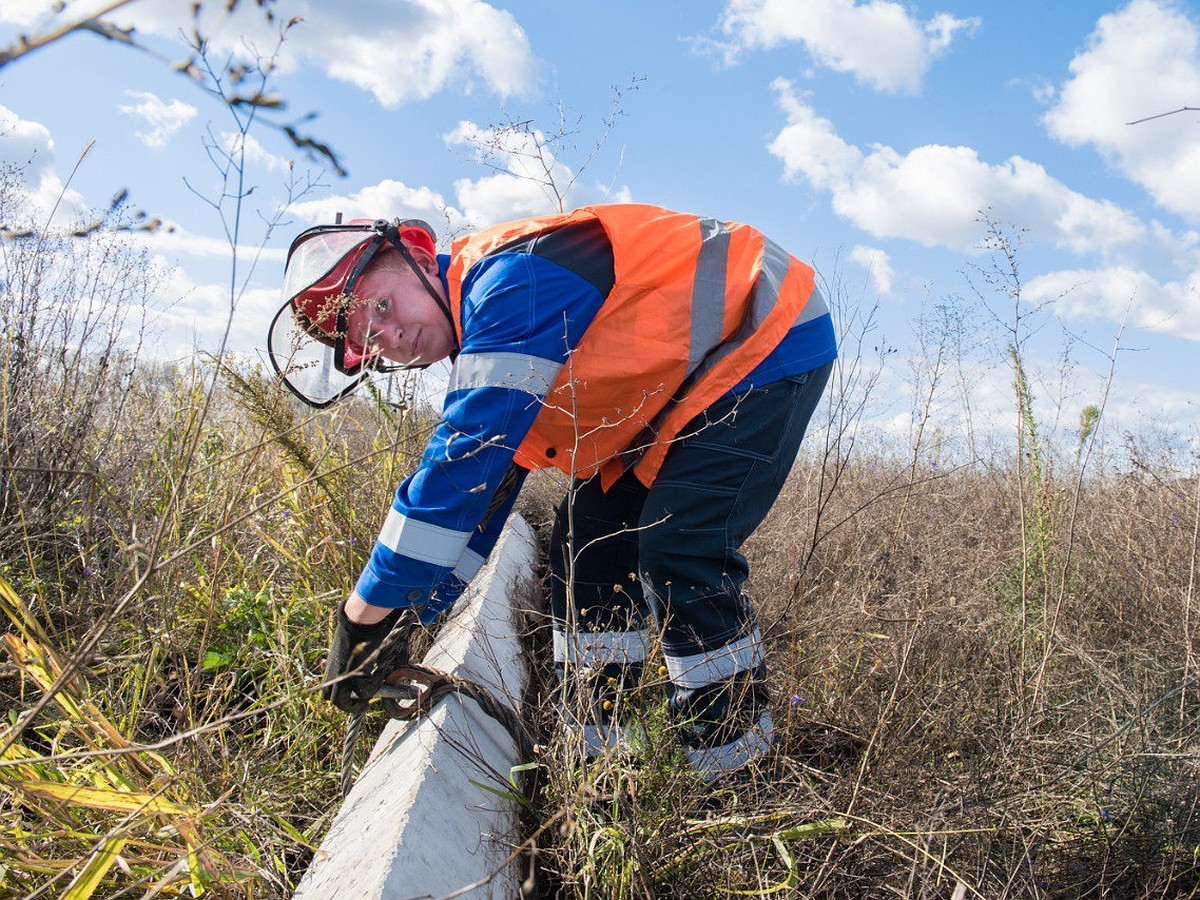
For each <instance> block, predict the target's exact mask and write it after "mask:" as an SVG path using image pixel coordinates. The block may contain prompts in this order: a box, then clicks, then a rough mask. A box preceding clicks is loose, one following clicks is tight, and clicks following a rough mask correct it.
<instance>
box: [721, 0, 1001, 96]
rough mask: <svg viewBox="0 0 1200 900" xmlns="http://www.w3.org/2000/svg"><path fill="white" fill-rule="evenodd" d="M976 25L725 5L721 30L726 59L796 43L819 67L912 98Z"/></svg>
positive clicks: (738, 2)
mask: <svg viewBox="0 0 1200 900" xmlns="http://www.w3.org/2000/svg"><path fill="white" fill-rule="evenodd" d="M979 22H980V20H979V19H978V18H970V19H959V18H955V17H954V16H951V15H949V14H948V13H937V14H936V15H935V16H933V18H931V19H929V20H928V21H926V22H921V21H919V20H918V19H917V18H916V17H915V16H914V15H913V13H912V12H911V11H910V10H909V9H908V8H907V7H906V6H904V5H901V4H900V3H895V2H891V0H868V2H865V3H859V2H856V0H804V2H801V3H797V2H794V0H729V2H728V3H727V5H726V7H725V12H724V14H723V15H722V18H721V30H722V31H723V32H724V33H725V34H726V35H728V36H729V39H730V43H729V44H728V45H727V46H726V47H725V48H724V49H725V50H726V51H727V57H728V58H729V59H730V60H732V59H734V58H736V56H737V55H738V53H740V52H742V51H745V50H752V49H756V48H767V49H769V48H772V47H778V46H780V45H782V44H787V43H797V42H799V43H802V44H804V46H805V48H806V49H807V50H808V52H809V54H810V55H811V56H812V58H813V60H814V61H815V62H817V63H818V64H819V65H822V66H825V67H827V68H830V69H833V70H834V71H837V72H848V73H851V74H853V75H854V77H855V78H856V79H857V80H858V81H859V82H860V83H863V84H867V85H870V86H871V87H873V88H875V89H876V90H880V91H886V92H889V93H895V92H901V91H902V92H907V93H916V92H917V91H918V90H919V89H920V87H921V79H922V78H923V77H924V76H925V73H926V72H927V71H928V70H929V66H930V64H931V63H932V62H933V60H934V59H935V58H937V57H938V56H941V55H942V54H944V53H945V52H946V51H947V50H948V49H949V48H950V45H951V43H952V42H953V40H954V37H955V35H957V34H958V33H959V32H965V33H967V34H970V33H971V32H973V31H974V30H975V29H976V28H978V27H979Z"/></svg>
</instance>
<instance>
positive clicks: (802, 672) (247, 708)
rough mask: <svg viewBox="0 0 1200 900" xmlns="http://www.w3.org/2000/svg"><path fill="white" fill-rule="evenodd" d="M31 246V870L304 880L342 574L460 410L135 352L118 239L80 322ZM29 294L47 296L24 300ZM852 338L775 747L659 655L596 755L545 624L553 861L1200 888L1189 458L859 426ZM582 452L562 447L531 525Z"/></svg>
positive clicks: (541, 840) (4, 796)
mask: <svg viewBox="0 0 1200 900" xmlns="http://www.w3.org/2000/svg"><path fill="white" fill-rule="evenodd" d="M0 248H2V249H3V250H4V256H3V258H2V259H0V261H2V262H3V263H4V264H5V265H6V266H7V267H8V268H7V269H6V271H4V272H3V273H2V274H3V279H2V280H3V283H4V285H5V286H6V290H5V293H4V302H5V304H6V306H5V308H4V325H5V329H6V331H5V342H6V343H5V348H4V354H5V356H4V371H3V382H2V383H0V414H2V416H3V422H0V425H2V428H3V435H2V437H3V441H2V442H0V454H2V455H0V504H2V508H3V509H4V521H3V523H0V609H2V610H3V612H4V614H5V619H6V621H7V623H8V624H7V630H6V633H5V634H4V636H3V641H4V643H3V648H2V649H3V654H2V663H0V695H2V696H3V700H4V705H5V708H6V711H7V719H6V721H5V722H4V723H3V724H0V747H2V748H3V750H2V758H0V896H4V897H45V896H62V897H72V898H83V897H88V896H107V897H116V896H134V897H140V896H147V895H150V896H152V895H154V894H155V893H166V894H179V893H191V894H197V895H198V894H200V893H205V894H206V895H208V896H217V897H226V896H229V897H247V898H251V897H253V898H259V897H283V896H288V895H289V894H290V893H291V891H292V889H293V888H294V886H295V884H296V882H297V881H298V879H299V877H300V875H301V874H302V872H303V870H304V868H305V866H306V864H307V862H308V860H309V859H310V858H311V854H312V848H313V847H314V846H315V845H316V844H317V843H319V841H320V838H321V836H322V834H323V833H324V831H325V829H326V828H327V827H328V824H329V822H330V820H331V816H332V812H333V810H334V809H335V807H336V802H337V796H338V791H339V785H338V781H339V772H338V759H337V757H338V750H337V748H338V746H339V744H340V738H341V734H342V729H343V728H344V726H345V722H344V719H343V717H342V716H341V715H340V714H337V713H336V711H335V710H333V709H332V707H330V706H329V705H328V704H325V703H323V702H322V701H320V700H319V699H318V698H317V697H316V695H315V693H314V690H313V688H314V686H315V684H316V683H317V680H318V677H319V674H320V672H321V668H322V665H321V662H322V657H323V655H324V650H325V646H326V641H327V635H328V625H329V618H330V615H331V611H332V609H333V607H334V604H335V603H336V601H337V600H338V599H340V597H341V596H342V595H343V594H344V592H345V591H346V589H347V587H348V585H349V584H351V582H352V579H353V578H354V577H355V576H356V575H357V573H358V571H359V569H360V568H361V566H362V564H363V562H364V560H365V557H366V553H367V551H368V549H369V545H370V542H371V540H372V538H373V536H374V534H375V532H376V529H377V527H378V522H379V521H380V519H381V517H382V513H383V510H384V509H385V508H386V507H387V505H388V502H389V498H390V495H391V492H392V490H393V489H394V487H395V485H396V484H397V483H398V482H399V481H400V480H401V478H402V476H403V474H404V473H405V472H407V471H409V470H410V469H411V468H412V466H413V465H414V464H415V461H416V458H417V456H418V455H419V453H420V451H421V448H422V446H423V443H424V440H425V438H426V437H427V435H428V432H429V429H430V427H431V424H432V423H431V420H430V417H429V414H428V412H426V413H424V414H420V413H417V412H411V411H410V412H406V413H402V414H401V413H396V412H394V411H392V410H389V409H388V408H387V407H385V406H382V405H380V404H378V403H372V402H370V401H362V402H357V403H351V404H345V405H344V406H343V407H342V408H340V409H339V410H338V411H336V412H334V413H331V414H323V415H321V416H318V417H313V418H307V419H306V418H303V417H302V416H301V414H300V412H299V410H298V409H297V408H296V407H295V406H293V405H292V404H291V403H290V401H288V400H287V399H286V398H284V397H282V396H280V395H279V394H278V393H277V392H275V391H273V389H271V388H270V386H269V385H267V384H265V383H263V382H262V381H260V380H259V379H258V377H257V376H256V375H254V374H253V373H251V372H249V371H244V372H241V373H239V372H237V371H235V370H231V369H226V370H225V371H224V373H223V375H221V376H220V377H218V373H217V372H215V371H214V370H213V369H212V368H211V367H210V368H206V367H205V366H204V365H197V366H196V367H193V368H188V369H175V368H171V367H149V366H146V365H134V364H133V362H132V360H131V358H129V357H126V356H122V355H121V353H120V352H118V350H117V344H116V343H115V342H114V341H113V340H112V338H111V336H112V335H113V334H114V333H119V332H120V331H121V327H120V326H118V324H117V320H114V319H112V318H111V317H108V318H106V317H105V316H106V315H107V314H106V313H105V312H104V311H105V310H106V309H109V307H108V305H107V304H108V302H109V301H108V300H107V299H106V298H108V297H111V296H113V295H112V294H111V293H106V291H112V290H116V289H117V287H118V285H128V284H129V282H128V280H127V276H128V275H129V268H128V267H129V265H132V264H133V263H132V262H131V261H130V260H129V258H127V257H121V256H120V255H119V254H116V255H109V256H107V257H106V259H109V260H113V261H115V262H116V265H115V266H113V267H111V268H110V269H107V270H106V269H100V270H98V271H97V272H96V274H95V278H94V279H93V280H92V281H91V282H89V284H91V285H92V290H93V296H95V298H96V305H95V307H94V310H95V315H94V316H92V317H91V318H88V319H86V320H84V321H86V322H90V323H92V325H91V326H90V327H91V329H92V331H91V333H92V335H93V340H94V341H96V342H98V343H95V344H93V345H91V346H90V349H89V350H88V352H84V353H78V354H75V355H71V354H69V353H66V352H65V348H69V347H72V346H76V345H78V343H79V336H80V333H79V322H80V321H81V320H79V319H71V318H70V317H69V316H67V315H66V313H67V312H68V311H66V310H63V309H62V308H61V297H62V296H64V295H62V294H59V293H57V292H56V291H55V290H52V289H51V288H53V287H54V285H55V282H54V281H53V277H54V270H53V269H52V268H45V267H43V268H39V267H38V266H36V265H34V262H35V261H36V260H37V258H38V255H37V254H36V253H30V252H25V251H26V250H30V249H36V248H24V249H23V248H21V247H18V246H16V245H15V244H4V245H0ZM17 276H20V277H17ZM22 277H23V278H24V279H25V280H24V281H22V280H21V278H22ZM56 298H59V299H56ZM123 302H124V301H123ZM56 303H59V304H60V306H56V305H55V304H56ZM22 304H23V305H22ZM31 304H32V305H33V306H37V305H38V304H41V306H40V307H38V308H41V309H43V310H47V311H49V312H50V313H53V314H48V315H43V316H41V317H39V318H37V319H36V321H37V322H40V323H46V327H47V329H48V330H43V331H40V332H37V333H36V334H34V333H33V332H30V331H21V329H20V328H19V327H18V326H19V325H20V323H22V322H27V321H28V315H27V313H28V310H29V309H30V308H32V307H31ZM55 323H57V324H55ZM35 339H36V340H35ZM851 343H852V342H846V343H845V344H844V346H846V347H847V352H846V353H845V354H844V362H843V366H842V369H841V370H840V372H839V378H838V379H836V380H835V387H834V388H833V398H834V401H835V402H834V404H833V406H832V408H831V410H832V411H831V414H830V416H829V426H828V427H829V433H830V434H831V435H833V437H831V438H830V441H829V447H830V450H829V452H828V453H826V454H824V455H823V456H821V455H816V456H811V457H806V458H805V459H804V460H802V461H801V463H800V464H799V465H798V466H797V469H796V471H795V473H794V478H793V480H792V483H791V485H790V487H789V489H788V491H787V492H786V493H785V495H784V496H783V497H782V498H781V499H780V502H779V503H778V504H777V506H776V509H775V511H774V512H773V514H772V515H771V517H770V518H769V519H768V521H767V522H766V523H765V524H764V526H763V527H762V528H761V529H760V530H759V532H758V533H757V534H756V535H755V536H754V538H753V539H752V541H751V542H750V544H749V546H748V547H747V548H746V550H747V554H748V555H749V557H750V559H751V562H752V566H753V576H752V578H753V580H752V582H751V585H750V590H751V592H752V594H753V598H754V600H755V602H756V604H757V606H758V608H759V610H760V618H761V621H762V624H763V629H764V634H765V636H766V640H767V642H768V651H769V660H768V661H769V665H770V669H771V673H772V674H771V677H772V679H773V682H774V694H773V696H774V700H773V703H774V714H775V720H776V723H777V724H778V727H779V741H778V744H777V748H776V750H775V752H774V753H773V755H772V756H771V758H770V759H768V760H767V761H766V762H765V764H764V765H763V766H762V767H761V768H760V770H759V771H757V772H756V773H755V778H754V779H753V780H751V781H750V782H748V783H744V784H741V785H738V786H720V785H718V787H717V789H716V790H711V789H706V788H705V787H703V786H702V785H700V784H699V783H698V782H697V780H696V779H695V777H694V776H693V775H691V774H690V773H689V772H688V770H687V769H686V767H685V766H683V765H682V764H681V761H680V757H679V754H678V748H677V744H676V742H675V739H674V735H673V734H672V732H671V728H670V726H669V725H668V724H667V723H666V722H665V721H664V720H663V715H662V710H661V705H660V704H658V703H656V700H655V697H656V695H657V688H658V687H659V686H658V685H656V684H655V683H654V679H656V678H658V677H661V676H658V675H657V674H656V673H655V671H654V670H653V669H654V667H650V670H651V671H650V672H649V674H648V676H647V678H648V681H647V683H646V684H645V685H643V690H642V691H641V698H640V699H641V700H642V701H643V710H642V711H641V712H640V713H639V715H641V717H642V719H643V723H644V725H645V728H646V733H647V738H646V740H645V742H644V743H643V745H642V746H641V747H640V748H639V750H638V752H637V753H635V754H634V755H633V756H631V757H629V758H626V759H622V760H611V761H606V762H604V763H601V764H597V765H593V766H590V767H587V766H584V765H583V764H582V762H581V761H580V760H579V759H578V757H577V754H576V753H575V752H573V751H572V750H571V748H569V747H565V746H563V745H562V744H561V743H560V742H558V741H556V740H554V739H552V738H551V737H550V735H552V733H553V732H554V727H553V724H552V714H551V712H550V709H551V704H550V703H549V702H548V701H547V700H546V698H544V697H540V698H539V696H538V691H539V690H541V691H544V690H545V684H546V681H547V679H546V678H545V674H546V673H545V669H544V666H545V663H546V661H547V658H548V655H549V654H548V648H547V647H546V646H545V644H546V643H547V638H546V635H545V631H544V628H542V629H541V630H537V631H535V633H533V634H531V636H530V640H531V644H532V645H533V646H535V647H540V650H541V653H540V660H541V664H542V666H543V668H542V669H541V676H542V677H541V680H540V682H539V683H538V684H537V685H535V688H534V692H533V697H532V701H533V702H532V703H531V710H530V713H531V716H532V717H533V718H534V719H536V720H537V721H538V723H539V727H540V728H541V733H542V736H543V739H542V742H541V743H542V747H541V748H540V749H539V757H538V758H539V760H540V762H541V763H542V764H541V766H540V768H539V772H538V774H539V776H540V785H539V787H538V793H537V797H536V803H537V809H538V813H539V814H538V816H537V817H535V818H534V819H532V820H531V821H530V822H529V829H530V832H531V833H533V832H534V831H538V829H541V830H540V831H538V838H537V843H538V847H539V854H538V861H539V872H540V877H539V878H538V884H539V890H540V891H541V893H542V894H543V895H545V896H551V895H554V894H555V893H558V894H561V895H564V896H579V897H604V898H607V897H658V896H672V897H707V896H768V895H775V896H804V897H829V898H872V897H897V896H901V897H930V898H932V897H939V898H944V897H955V898H960V897H970V896H974V897H987V898H1002V897H1045V898H1050V897H1053V898H1068V897H1071V898H1073V897H1097V898H1099V897H1122V898H1124V897H1145V898H1152V897H1161V898H1168V897H1183V896H1190V895H1195V894H1197V893H1200V867H1198V863H1197V859H1198V854H1200V822H1198V820H1197V812H1198V811H1197V808H1196V806H1197V802H1198V801H1197V798H1198V796H1200V704H1198V702H1197V697H1198V693H1197V690H1198V685H1197V683H1196V678H1197V671H1198V667H1197V656H1196V645H1195V641H1196V632H1197V622H1196V620H1197V618H1198V613H1200V610H1198V608H1197V602H1198V601H1197V596H1196V594H1197V591H1196V586H1195V575H1196V568H1197V567H1196V562H1197V533H1198V520H1200V487H1198V484H1197V478H1196V465H1195V460H1193V459H1190V458H1179V457H1172V456H1171V455H1170V454H1169V453H1167V451H1166V450H1156V451H1153V452H1152V451H1151V450H1149V449H1147V448H1146V447H1145V446H1141V445H1139V444H1137V443H1136V442H1134V443H1131V444H1130V445H1129V446H1128V447H1127V448H1125V450H1124V451H1123V452H1122V453H1121V454H1119V455H1114V459H1119V460H1120V462H1115V461H1114V462H1110V463H1107V464H1106V465H1105V466H1104V467H1099V466H1094V467H1093V470H1092V471H1089V472H1086V473H1085V474H1084V475H1083V476H1082V477H1080V474H1079V472H1078V469H1077V466H1078V461H1079V460H1078V459H1074V460H1072V459H1063V458H1059V456H1061V454H1060V455H1059V456H1056V455H1055V454H1054V453H1052V452H1050V451H1049V450H1047V449H1046V448H1045V447H1042V446H1039V445H1038V444H1037V443H1036V441H1035V438H1036V434H1035V432H1034V431H1033V430H1032V429H1030V432H1029V433H1030V435H1032V436H1033V437H1031V440H1033V441H1034V442H1033V443H1032V444H1031V445H1027V446H1026V447H1025V448H1024V450H1025V452H1024V453H1023V454H1018V453H1012V454H1011V455H1010V457H1009V458H1006V457H1005V455H1004V454H998V455H997V456H996V457H995V458H994V459H993V460H992V461H978V460H976V461H972V462H971V463H970V464H969V465H963V466H960V467H958V468H948V467H947V466H946V465H945V464H941V463H939V464H936V465H935V464H934V463H932V462H930V461H929V460H928V459H927V458H926V455H925V454H923V453H922V452H916V453H914V454H913V455H912V456H911V458H908V459H895V458H891V457H888V456H887V455H885V454H883V453H879V452H876V453H864V452H862V451H855V452H854V453H850V452H849V447H850V443H849V442H848V441H846V440H844V439H842V440H839V439H838V437H837V435H838V434H841V435H842V436H843V438H844V436H845V435H846V434H847V431H846V430H845V429H846V427H847V426H846V423H847V422H851V424H852V422H853V419H854V417H855V416H857V415H860V412H856V410H859V409H860V408H859V407H858V406H857V403H858V401H851V400H850V399H849V398H850V397H852V396H863V395H865V394H867V393H869V391H870V389H871V384H872V383H873V382H872V377H873V376H871V375H870V373H869V372H868V371H867V369H866V368H864V367H862V366H861V364H860V361H861V359H862V357H861V356H855V355H854V352H853V347H852V346H851ZM126 363H128V365H126ZM81 386H82V387H86V392H84V393H80V389H81ZM63 398H67V399H68V400H69V402H64V401H63ZM920 418H921V417H920V415H918V416H916V417H915V420H916V419H920ZM935 425H936V423H935V422H929V423H928V429H927V431H928V433H932V432H933V430H934V426H935ZM839 428H841V429H842V430H841V431H840V432H839V431H838V429H839ZM821 444H822V440H821V434H819V433H818V434H817V436H816V437H815V438H814V439H813V440H811V441H810V444H809V446H815V447H820V446H821ZM918 446H920V445H919V442H918ZM1031 454H1032V456H1031ZM1067 456H1069V454H1067ZM1031 460H1032V462H1036V465H1034V464H1032V462H1031ZM1018 461H1019V463H1018ZM934 462H937V459H936V458H934ZM555 484H556V482H555V481H554V480H553V479H549V478H547V479H540V480H534V481H533V482H531V485H530V488H529V489H528V490H527V492H526V494H527V496H525V497H524V498H523V500H522V509H523V511H524V512H525V514H526V515H527V516H528V517H529V518H530V519H531V520H532V521H534V523H535V524H539V525H540V524H544V523H546V522H547V521H548V518H549V509H550V508H551V506H552V505H553V503H554V502H555V499H556V498H555V491H556V488H555Z"/></svg>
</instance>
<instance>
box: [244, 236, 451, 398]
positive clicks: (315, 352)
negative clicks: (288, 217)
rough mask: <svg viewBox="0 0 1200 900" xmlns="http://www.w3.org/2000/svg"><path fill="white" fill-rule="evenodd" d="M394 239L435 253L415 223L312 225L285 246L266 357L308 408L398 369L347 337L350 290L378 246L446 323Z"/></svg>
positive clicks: (352, 301)
mask: <svg viewBox="0 0 1200 900" xmlns="http://www.w3.org/2000/svg"><path fill="white" fill-rule="evenodd" d="M401 238H403V239H404V240H408V241H410V242H411V243H413V244H415V245H416V246H420V247H422V248H423V249H426V250H427V251H428V252H430V253H433V252H434V241H435V238H434V235H433V229H431V228H430V227H429V226H428V225H427V224H425V223H424V222H421V221H420V220H417V219H409V220H406V221H403V222H401V221H398V220H397V221H395V222H391V223H389V222H387V221H386V220H382V219H381V220H376V221H374V222H371V221H368V220H365V219H357V220H354V221H352V222H350V223H349V224H346V225H319V226H317V227H315V228H309V229H308V230H306V231H304V232H302V233H301V234H300V235H299V236H298V237H297V238H296V239H295V240H294V241H293V242H292V246H291V247H290V248H289V250H288V259H287V266H286V268H285V270H284V277H283V291H282V300H283V302H282V305H281V306H280V307H279V310H278V311H277V312H276V313H275V316H274V318H273V319H272V320H271V326H270V329H269V331H268V333H267V351H268V356H269V358H270V360H271V365H272V366H273V367H274V369H275V371H276V373H277V374H278V375H279V377H280V379H281V380H282V382H283V384H284V386H285V387H287V388H288V390H290V391H291V392H292V393H293V394H295V395H296V396H297V397H299V398H300V399H301V400H303V401H304V402H305V403H307V404H308V405H309V406H313V407H316V408H317V409H323V408H325V407H327V406H329V405H331V404H332V403H335V402H336V401H338V400H340V399H341V398H343V397H345V396H346V395H347V394H349V393H350V392H351V391H353V390H354V389H355V388H356V387H358V385H359V384H361V383H362V382H363V381H364V380H365V379H366V378H368V377H370V375H371V374H372V373H386V372H394V371H397V370H399V369H402V368H405V367H404V366H400V365H395V364H390V363H384V362H383V360H382V357H380V356H379V355H378V354H373V353H371V352H369V351H368V350H367V349H365V348H363V347H360V346H359V345H357V344H355V343H354V342H353V341H350V340H348V339H347V337H346V320H347V316H348V314H349V313H350V311H351V310H352V309H353V304H355V303H357V302H359V299H358V298H357V297H355V295H354V290H355V287H356V286H357V284H358V282H359V280H360V279H361V277H362V275H363V273H364V272H365V271H366V269H367V266H368V265H369V264H370V262H371V260H372V259H373V258H374V257H375V254H376V253H377V252H378V251H379V250H380V249H381V248H382V247H383V246H385V245H390V246H394V247H395V248H396V249H398V250H399V251H400V254H401V256H403V257H404V259H405V260H406V261H407V262H408V264H409V265H410V266H411V267H412V268H413V269H414V270H416V271H417V272H418V275H421V276H422V281H423V282H424V283H425V286H426V288H427V289H428V290H429V292H430V293H431V294H432V295H433V296H434V299H435V300H436V301H437V302H438V305H439V306H440V307H442V308H443V311H444V312H445V314H446V316H447V318H448V319H449V318H450V313H449V310H448V309H445V304H444V302H443V300H442V299H441V297H440V296H438V294H437V293H436V291H434V289H433V287H432V286H431V285H430V284H429V282H428V280H427V279H425V278H424V275H423V273H422V272H420V270H419V268H418V267H417V265H416V263H415V262H414V261H413V259H412V256H411V254H410V253H409V251H408V249H407V248H406V247H405V246H404V245H403V243H402V241H401ZM452 324H453V323H452Z"/></svg>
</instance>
